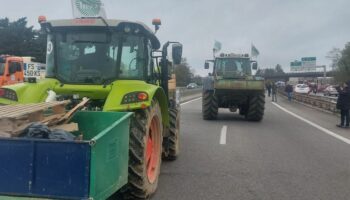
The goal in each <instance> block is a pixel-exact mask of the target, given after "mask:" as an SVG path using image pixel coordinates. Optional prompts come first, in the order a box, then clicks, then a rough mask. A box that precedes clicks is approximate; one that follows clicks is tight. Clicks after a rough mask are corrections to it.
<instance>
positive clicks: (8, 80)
mask: <svg viewBox="0 0 350 200" xmlns="http://www.w3.org/2000/svg"><path fill="white" fill-rule="evenodd" d="M23 81H24V77H23V59H22V58H21V57H16V56H8V55H2V56H0V87H1V86H3V85H12V84H16V83H21V82H23Z"/></svg>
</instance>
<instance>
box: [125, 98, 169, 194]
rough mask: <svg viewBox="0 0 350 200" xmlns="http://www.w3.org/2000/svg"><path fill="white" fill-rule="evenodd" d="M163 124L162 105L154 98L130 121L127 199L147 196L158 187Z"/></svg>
mask: <svg viewBox="0 0 350 200" xmlns="http://www.w3.org/2000/svg"><path fill="white" fill-rule="evenodd" d="M162 133H163V125H162V116H161V110H160V107H159V104H158V102H157V101H155V100H153V101H152V105H151V106H150V107H149V108H148V109H146V110H140V111H137V112H135V116H134V117H133V118H132V120H131V133H130V147H129V177H128V179H129V183H128V187H127V190H126V191H127V192H126V195H127V197H128V199H148V198H149V197H150V196H151V195H152V194H153V193H154V192H155V190H156V188H157V186H158V177H159V173H160V165H161V160H162V159H161V156H162V141H163V135H162Z"/></svg>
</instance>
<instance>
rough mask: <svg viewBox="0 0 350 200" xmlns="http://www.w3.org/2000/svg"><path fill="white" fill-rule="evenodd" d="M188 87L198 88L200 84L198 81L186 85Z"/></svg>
mask: <svg viewBox="0 0 350 200" xmlns="http://www.w3.org/2000/svg"><path fill="white" fill-rule="evenodd" d="M186 88H187V89H195V88H198V85H197V84H196V83H190V84H188V85H187V86H186Z"/></svg>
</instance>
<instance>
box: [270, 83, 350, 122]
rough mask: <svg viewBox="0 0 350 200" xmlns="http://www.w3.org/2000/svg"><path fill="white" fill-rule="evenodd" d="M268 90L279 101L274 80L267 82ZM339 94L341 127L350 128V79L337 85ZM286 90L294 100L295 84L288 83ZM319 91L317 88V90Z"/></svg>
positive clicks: (273, 99)
mask: <svg viewBox="0 0 350 200" xmlns="http://www.w3.org/2000/svg"><path fill="white" fill-rule="evenodd" d="M265 87H266V90H267V94H268V96H269V97H271V96H272V101H274V102H277V85H276V83H274V82H267V83H266V86H265ZM336 89H337V91H338V93H339V96H338V100H337V109H339V110H340V124H337V126H338V127H340V128H349V126H350V81H348V82H346V83H343V84H341V85H340V86H338V87H336ZM284 91H285V92H286V94H287V96H288V101H292V96H293V86H292V85H291V84H286V86H285V89H284ZM316 91H317V90H316Z"/></svg>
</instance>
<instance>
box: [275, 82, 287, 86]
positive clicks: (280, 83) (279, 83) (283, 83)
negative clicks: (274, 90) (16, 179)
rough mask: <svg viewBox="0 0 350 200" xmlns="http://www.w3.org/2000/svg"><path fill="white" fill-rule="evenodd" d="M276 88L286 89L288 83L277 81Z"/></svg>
mask: <svg viewBox="0 0 350 200" xmlns="http://www.w3.org/2000/svg"><path fill="white" fill-rule="evenodd" d="M276 86H277V87H285V86H286V82H283V81H277V82H276Z"/></svg>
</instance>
